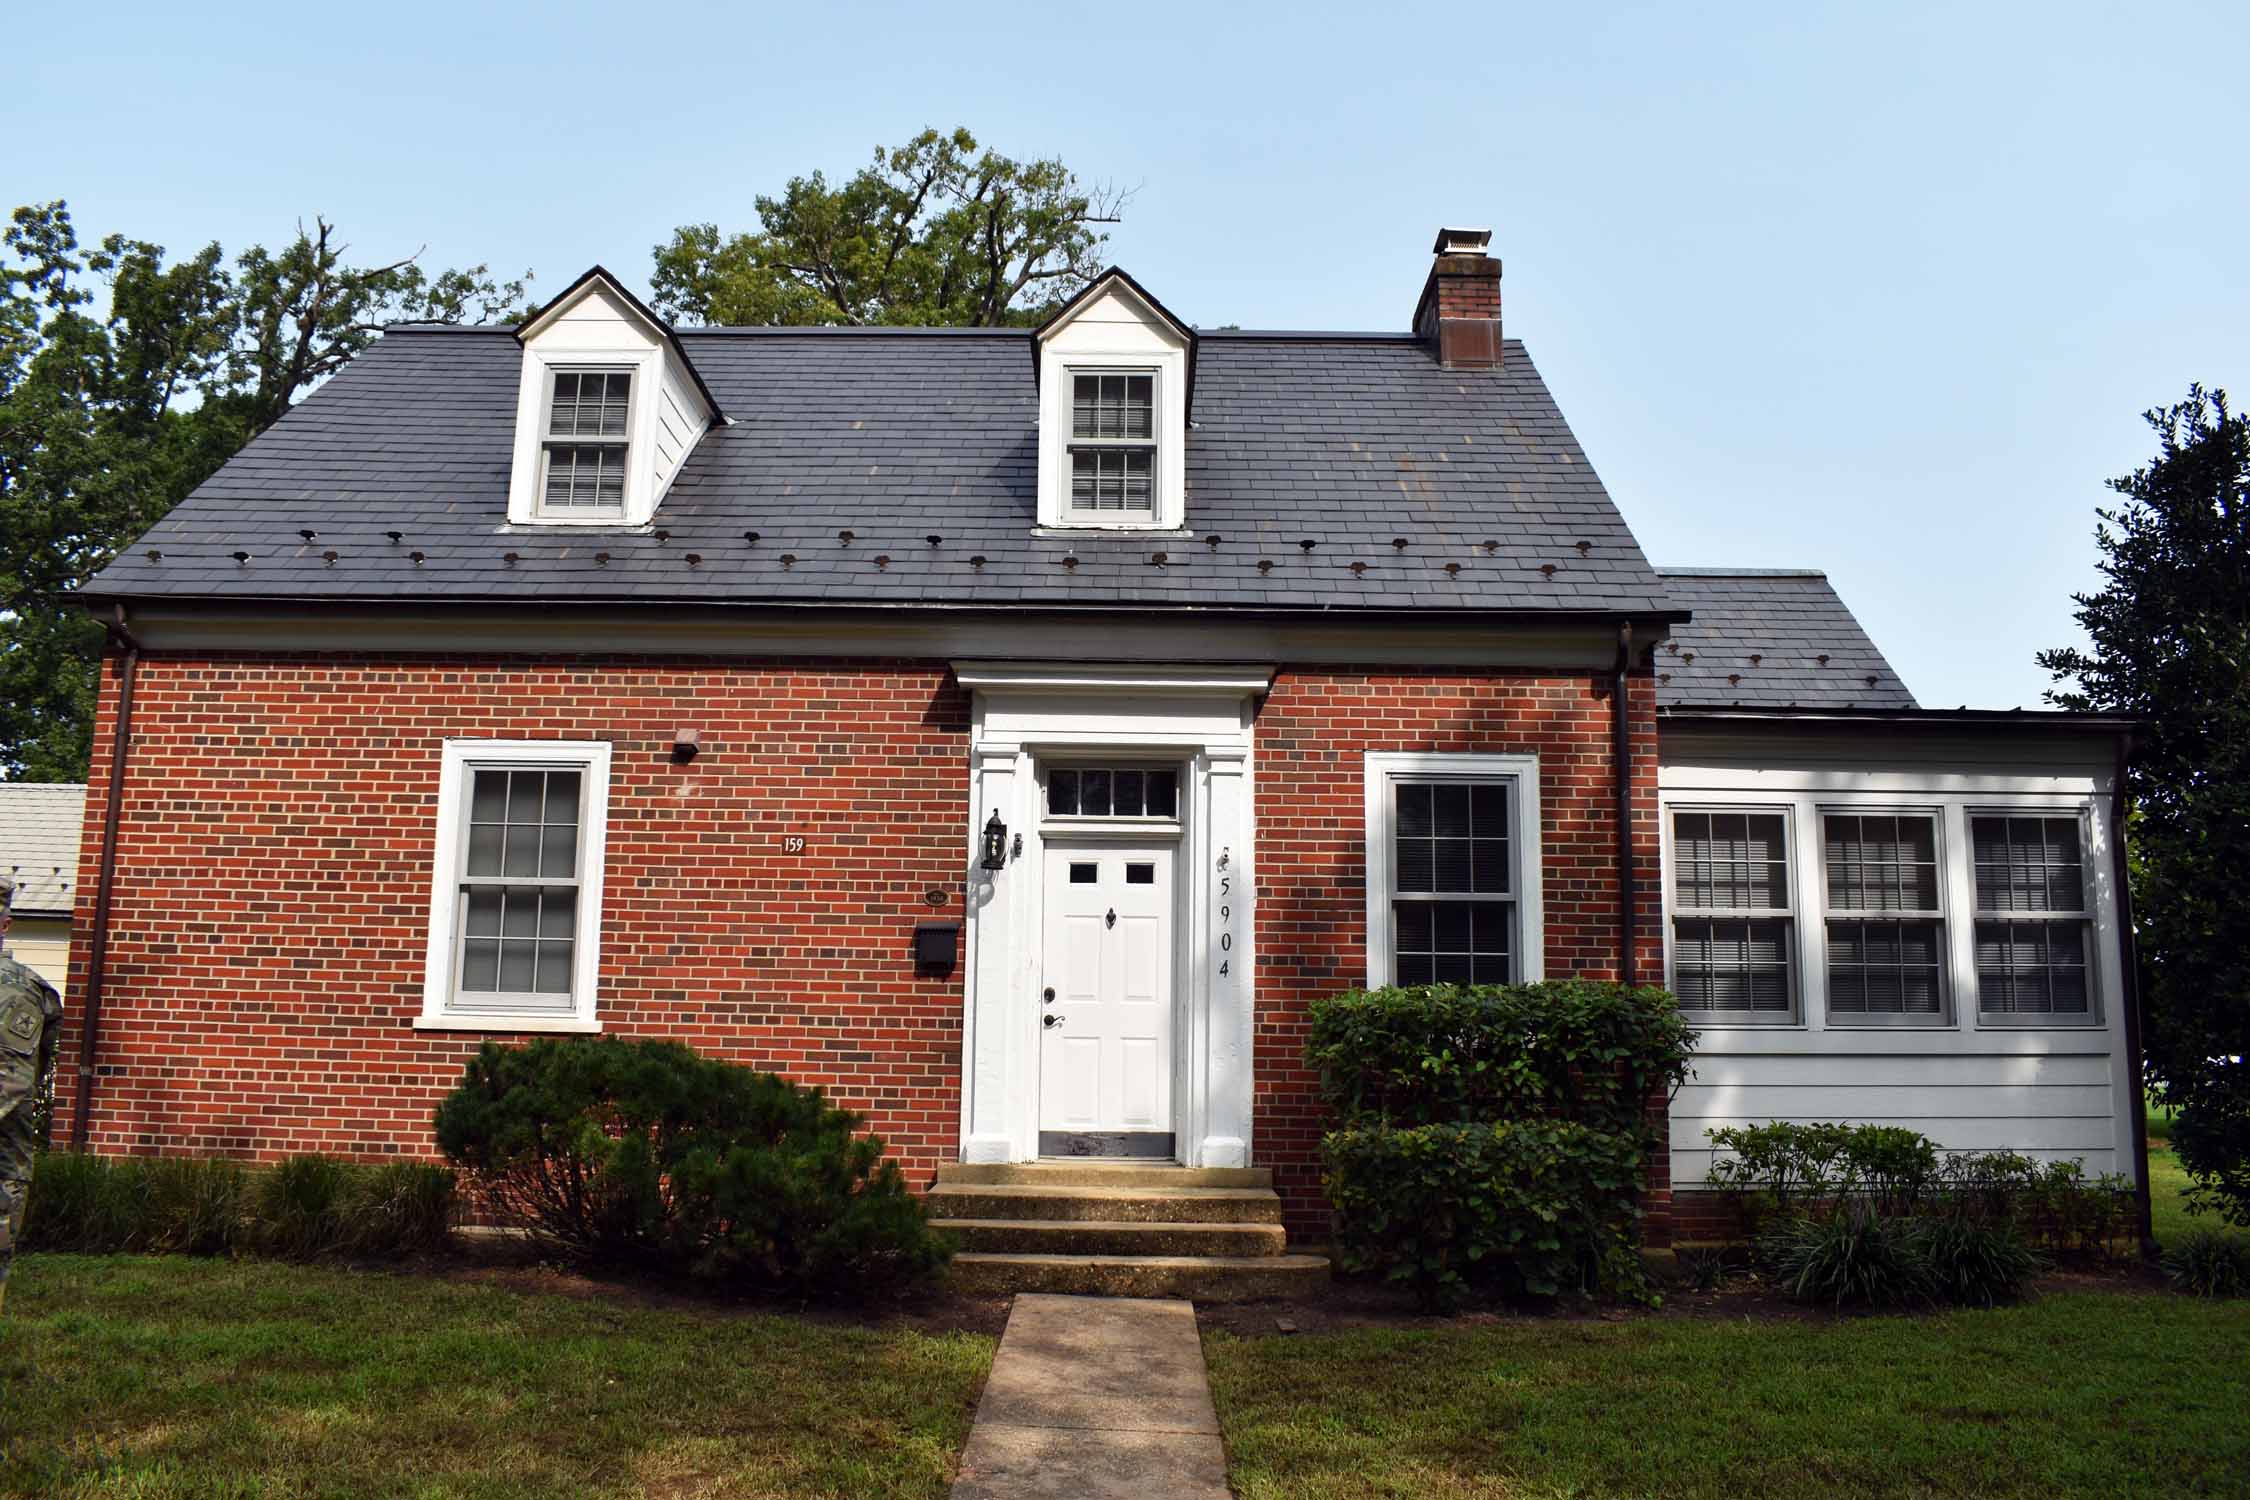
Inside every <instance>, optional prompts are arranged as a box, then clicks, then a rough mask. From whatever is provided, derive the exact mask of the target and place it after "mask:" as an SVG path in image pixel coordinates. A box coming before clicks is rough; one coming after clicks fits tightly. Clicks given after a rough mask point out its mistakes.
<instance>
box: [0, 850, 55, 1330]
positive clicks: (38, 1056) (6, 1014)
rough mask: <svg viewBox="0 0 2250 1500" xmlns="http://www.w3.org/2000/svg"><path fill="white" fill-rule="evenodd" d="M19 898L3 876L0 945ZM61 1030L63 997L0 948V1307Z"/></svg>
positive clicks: (2, 1302)
mask: <svg viewBox="0 0 2250 1500" xmlns="http://www.w3.org/2000/svg"><path fill="white" fill-rule="evenodd" d="M15 894H16V888H15V884H14V883H13V882H12V881H10V880H8V879H7V878H6V877H4V876H0V944H4V943H5V942H6V940H7V936H8V907H9V904H10V903H11V902H12V901H13V900H14V899H15ZM61 1029H62V997H61V996H59V995H57V994H56V993H55V987H54V986H53V985H51V984H49V983H48V982H47V981H46V980H44V979H41V978H40V977H39V976H38V975H37V974H35V973H33V972H32V971H31V970H30V969H27V968H25V967H24V966H23V965H22V964H20V963H17V962H16V961H15V960H14V959H13V958H10V957H9V956H8V955H7V953H6V951H5V949H4V948H0V1304H4V1303H5V1301H6V1299H7V1295H8V1262H9V1261H11V1260H13V1259H15V1254H16V1236H17V1235H18V1234H19V1233H21V1232H22V1230H23V1209H24V1202H25V1200H26V1199H27V1198H28V1197H29V1196H30V1193H31V1156H32V1152H33V1151H34V1150H36V1149H37V1147H38V1144H39V1143H38V1140H37V1138H36V1137H35V1136H34V1135H33V1133H32V1123H31V1122H32V1111H33V1107H34V1105H35V1104H36V1103H37V1101H38V1098H39V1088H40V1085H41V1084H42V1083H44V1082H45V1081H46V1077H47V1069H48V1066H49V1065H50V1064H51V1063H52V1062H53V1061H54V1057H55V1039H56V1037H57V1035H58V1033H59V1032H60V1031H61Z"/></svg>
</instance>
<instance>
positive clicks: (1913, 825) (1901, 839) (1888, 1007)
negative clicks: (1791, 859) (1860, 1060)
mask: <svg viewBox="0 0 2250 1500" xmlns="http://www.w3.org/2000/svg"><path fill="white" fill-rule="evenodd" d="M1820 825H1821V873H1822V877H1823V879H1822V886H1823V889H1824V890H1825V892H1826V907H1825V910H1824V912H1823V913H1822V915H1823V917H1824V919H1825V923H1826V934H1825V935H1826V947H1827V976H1826V977H1827V1000H1828V1019H1829V1021H1830V1023H1831V1024H1844V1025H1864V1026H1916V1025H1944V1024H1946V1023H1947V1021H1948V1020H1949V1019H1950V1018H1949V1015H1948V1012H1947V1006H1946V970H1947V967H1948V962H1949V959H1948V953H1947V948H1946V935H1945V885H1946V881H1945V878H1944V848H1943V841H1942V837H1941V834H1940V831H1939V815H1938V813H1937V812H1936V811H1935V810H1932V809H1915V810H1911V811H1891V810H1881V811H1877V810H1865V811H1863V810H1860V809H1856V808H1825V809H1823V810H1822V812H1821V814H1820Z"/></svg>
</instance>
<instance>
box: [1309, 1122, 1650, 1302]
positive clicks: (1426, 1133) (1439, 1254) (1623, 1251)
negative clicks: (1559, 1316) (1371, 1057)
mask: <svg viewBox="0 0 2250 1500" xmlns="http://www.w3.org/2000/svg"><path fill="white" fill-rule="evenodd" d="M1325 1153H1326V1159H1327V1165H1328V1178H1327V1186H1328V1197H1329V1201H1330V1202H1331V1203H1333V1204H1334V1205H1335V1208H1336V1249H1337V1255H1338V1259H1339V1262H1340V1263H1341V1265H1342V1266H1343V1268H1344V1269H1345V1270H1346V1271H1350V1272H1374V1273H1377V1274H1380V1275H1381V1276H1382V1277H1383V1278H1384V1279H1385V1280H1387V1281H1390V1282H1393V1283H1396V1284H1398V1285H1401V1286H1405V1287H1408V1288H1411V1289H1412V1290H1413V1291H1414V1293H1415V1294H1416V1295H1417V1296H1418V1297H1419V1298H1420V1299H1421V1300H1422V1302H1423V1303H1424V1304H1425V1305H1428V1306H1435V1307H1451V1306H1454V1305H1456V1304H1458V1302H1459V1301H1460V1299H1461V1296H1462V1294H1463V1293H1464V1292H1467V1291H1469V1290H1471V1289H1479V1290H1487V1291H1496V1292H1499V1293H1501V1294H1502V1295H1508V1296H1521V1295H1530V1296H1535V1297H1554V1296H1559V1295H1561V1294H1563V1293H1565V1292H1576V1291H1586V1292H1590V1291H1593V1290H1595V1289H1596V1288H1599V1287H1604V1286H1606V1287H1609V1288H1611V1289H1613V1290H1620V1291H1625V1292H1629V1293H1637V1292H1644V1291H1645V1290H1646V1282H1645V1280H1644V1279H1643V1274H1642V1269H1641V1262H1640V1256H1639V1253H1638V1248H1637V1247H1638V1245H1639V1240H1640V1206H1639V1194H1640V1185H1641V1168H1642V1162H1643V1160H1644V1158H1643V1155H1642V1152H1641V1150H1640V1147H1639V1145H1638V1144H1637V1143H1636V1142H1635V1141H1634V1139H1633V1138H1632V1137H1631V1136H1628V1135H1624V1134H1621V1133H1619V1132H1617V1131H1614V1130H1596V1129H1594V1128H1592V1127H1591V1126H1587V1125H1580V1124H1576V1123H1573V1122H1571V1121H1567V1120H1514V1121H1499V1122H1492V1123H1485V1124H1462V1125H1413V1126H1403V1127H1401V1126H1388V1125H1374V1126H1365V1127H1360V1128H1357V1129H1348V1130H1339V1131H1335V1132H1333V1133H1331V1134H1330V1135H1329V1136H1328V1138H1327V1141H1326V1142H1325Z"/></svg>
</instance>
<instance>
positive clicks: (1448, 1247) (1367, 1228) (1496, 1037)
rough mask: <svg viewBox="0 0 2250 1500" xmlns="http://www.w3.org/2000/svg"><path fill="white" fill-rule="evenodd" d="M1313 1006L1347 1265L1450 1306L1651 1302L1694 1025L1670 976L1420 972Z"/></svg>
mask: <svg viewBox="0 0 2250 1500" xmlns="http://www.w3.org/2000/svg"><path fill="white" fill-rule="evenodd" d="M1311 1019H1312V1028H1311V1038H1310V1041H1309V1043H1308V1046H1307V1048H1306V1055H1307V1058H1308V1060H1309V1061H1310V1062H1311V1063H1312V1065H1313V1066H1314V1067H1316V1068H1317V1069H1318V1070H1319V1072H1320V1078H1321V1095H1322V1098H1323V1100H1324V1101H1325V1102H1326V1103H1327V1105H1328V1107H1329V1109H1330V1111H1331V1112H1332V1113H1333V1114H1334V1115H1335V1116H1336V1118H1337V1128H1336V1129H1334V1130H1333V1131H1331V1132H1330V1133H1329V1134H1328V1136H1327V1137H1326V1138H1325V1139H1324V1141H1323V1142H1322V1153H1323V1160H1324V1162H1325V1166H1326V1172H1325V1176H1324V1182H1325V1186H1326V1190H1327V1194H1328V1199H1329V1202H1330V1203H1331V1204H1332V1205H1333V1206H1334V1209H1335V1234H1336V1247H1337V1259H1338V1263H1339V1265H1340V1266H1341V1267H1342V1269H1344V1270H1345V1271H1347V1272H1357V1273H1365V1274H1370V1275H1375V1276H1379V1277H1381V1278H1382V1279H1384V1280H1386V1281H1389V1282H1391V1283H1393V1284H1396V1285H1399V1286H1403V1287H1406V1288H1408V1289H1410V1290H1411V1291H1413V1292H1414V1293H1415V1295H1416V1296H1417V1298H1418V1299H1419V1300H1420V1301H1421V1302H1422V1304H1423V1305H1424V1306H1426V1307H1431V1308H1437V1309H1451V1308H1454V1307H1457V1306H1459V1305H1460V1304H1461V1302H1462V1301H1463V1300H1465V1299H1466V1298H1467V1297H1468V1296H1470V1295H1472V1294H1474V1293H1477V1292H1486V1293H1497V1294H1499V1295H1503V1296H1526V1297H1535V1298H1553V1297H1558V1296H1563V1295H1566V1294H1576V1293H1590V1292H1595V1291H1607V1292H1610V1293H1614V1294H1618V1295H1623V1296H1628V1297H1633V1298H1638V1299H1642V1300H1647V1301H1654V1300H1656V1299H1655V1294H1654V1292H1653V1290H1652V1289H1651V1288H1650V1286H1649V1283H1648V1279H1647V1276H1646V1273H1645V1272H1644V1270H1643V1269H1642V1266H1641V1261H1640V1256H1639V1245H1640V1191H1641V1185H1642V1182H1643V1181H1644V1179H1645V1176H1646V1171H1647V1163H1648V1153H1649V1151H1650V1150H1651V1149H1652V1148H1653V1146H1654V1143H1655V1140H1656V1130H1655V1128H1654V1125H1655V1121H1654V1118H1653V1117H1652V1115H1651V1112H1650V1106H1651V1103H1652V1102H1653V1101H1656V1100H1661V1099H1662V1098H1663V1097H1664V1096H1665V1095H1666V1094H1667V1093H1668V1092H1669V1091H1670V1090H1671V1089H1673V1088H1675V1087H1677V1086H1678V1085H1679V1084H1680V1083H1681V1082H1682V1081H1683V1080H1684V1079H1685V1078H1686V1076H1687V1068H1688V1054H1689V1049H1690V1048H1691V1047H1692V1045H1693V1042H1694V1036H1693V1034H1692V1033H1691V1032H1690V1031H1689V1030H1688V1029H1687V1026H1686V1024H1685V1023H1684V1022H1683V1021H1682V1020H1681V1018H1680V1013H1679V1009H1678V1007H1677V1006H1676V1005H1675V1004H1674V1003H1673V1001H1672V997H1671V996H1670V995H1669V994H1667V993H1666V992H1664V991H1663V990H1660V989H1652V988H1628V987H1626V986H1623V985H1618V984H1609V983H1601V982H1592V981H1561V980H1558V981H1551V982H1546V983H1539V984H1522V985H1491V986H1478V987H1463V986H1455V985H1420V986H1407V987H1399V988H1391V989H1381V990H1354V991H1351V992H1349V993H1346V994H1342V995H1338V996H1334V997H1332V998H1330V999H1326V1000H1322V1001H1318V1002H1316V1003H1315V1004H1314V1005H1313V1008H1312V1017H1311Z"/></svg>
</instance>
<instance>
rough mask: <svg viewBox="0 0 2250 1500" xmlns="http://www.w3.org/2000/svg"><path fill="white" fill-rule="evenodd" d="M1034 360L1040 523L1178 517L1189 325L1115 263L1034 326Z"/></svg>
mask: <svg viewBox="0 0 2250 1500" xmlns="http://www.w3.org/2000/svg"><path fill="white" fill-rule="evenodd" d="M1032 363H1033V368H1034V370H1035V371H1036V372H1037V375H1038V379H1039V524H1040V525H1041V526H1046V527H1054V528H1057V529H1075V528H1085V529H1097V528H1098V529H1101V530H1105V531H1178V530H1179V529H1180V528H1182V527H1184V526H1185V525H1186V524H1187V471H1188V460H1189V457H1190V455H1189V452H1188V444H1189V442H1190V441H1191V438H1190V431H1191V429H1192V427H1193V423H1192V421H1191V420H1190V419H1191V417H1192V415H1193V410H1194V399H1193V397H1194V386H1195V330H1194V329H1192V328H1189V327H1188V326H1187V325H1186V324H1185V323H1182V322H1181V321H1180V320H1179V319H1177V318H1175V317H1173V316H1172V315H1171V314H1170V313H1168V312H1166V311H1165V310H1164V308H1163V307H1162V305H1161V304H1159V303H1158V302H1157V300H1156V299H1155V298H1154V297H1151V296H1150V295H1149V294H1148V293H1147V292H1146V291H1145V290H1143V289H1142V288H1141V287H1140V286H1139V285H1138V284H1136V283H1135V282H1134V280H1133V278H1131V277H1130V276H1127V275H1126V274H1125V273H1124V272H1123V271H1119V270H1114V269H1112V270H1109V271H1105V272H1103V273H1102V274H1101V275H1100V276H1097V277H1095V278H1094V280H1093V283H1092V284H1091V285H1089V286H1088V287H1087V288H1086V289H1085V290H1084V291H1081V292H1080V293H1079V294H1078V295H1077V296H1075V297H1073V298H1071V299H1070V301H1068V302H1067V303H1065V304H1063V306H1062V307H1061V308H1060V309H1058V310H1057V311H1056V313H1055V315H1054V316H1053V317H1051V318H1049V319H1048V320H1047V321H1046V322H1045V323H1043V324H1041V325H1040V326H1039V328H1038V329H1037V330H1035V331H1034V333H1033V334H1032Z"/></svg>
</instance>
